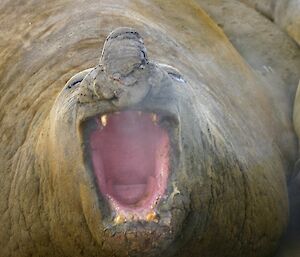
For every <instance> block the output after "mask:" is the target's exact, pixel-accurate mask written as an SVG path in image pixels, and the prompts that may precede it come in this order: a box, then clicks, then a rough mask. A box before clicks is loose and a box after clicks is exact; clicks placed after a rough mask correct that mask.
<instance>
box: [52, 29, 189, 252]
mask: <svg viewBox="0 0 300 257" xmlns="http://www.w3.org/2000/svg"><path fill="white" fill-rule="evenodd" d="M184 83H185V81H184V80H183V79H182V77H181V75H180V74H179V72H178V71H177V70H175V69H173V68H172V67H170V66H167V65H160V64H155V63H153V62H150V61H149V60H148V58H147V52H146V48H145V46H144V43H143V40H142V38H141V36H140V35H139V33H138V32H137V31H135V30H134V29H131V28H119V29H116V30H115V31H113V32H112V33H111V34H110V35H109V36H108V37H107V39H106V41H105V43H104V47H103V51H102V55H101V58H100V63H99V65H97V66H96V67H95V68H92V69H89V70H86V71H83V72H81V73H79V74H77V75H75V76H74V77H73V78H72V79H70V81H69V82H68V83H67V85H66V86H65V88H64V90H63V91H62V92H61V93H60V95H59V97H58V98H57V101H56V103H55V105H54V108H53V110H52V121H53V123H52V124H51V125H50V127H51V128H50V130H51V131H52V135H51V137H52V138H54V141H53V143H54V142H55V143H54V147H55V148H56V150H55V155H56V157H55V159H56V163H60V164H58V166H60V170H61V171H60V175H59V176H60V177H63V176H65V175H64V174H67V173H68V171H67V170H71V171H69V174H68V176H70V174H71V173H74V172H75V173H77V174H74V177H78V175H79V176H80V178H81V180H80V181H79V182H77V183H79V184H80V185H81V187H82V186H83V185H90V188H88V189H85V190H83V191H81V194H82V195H81V197H82V198H83V199H84V200H83V211H84V213H85V216H86V217H87V218H86V220H87V221H88V223H89V226H90V230H91V232H92V234H94V236H95V237H96V238H97V239H98V242H99V243H100V244H101V245H105V244H104V242H106V243H109V245H113V246H114V249H116V250H117V251H118V254H116V256H123V254H124V252H128V253H130V254H133V255H134V254H137V255H140V254H141V253H143V254H145V256H157V255H158V254H159V253H161V252H163V251H164V250H166V249H167V248H168V247H169V246H170V245H171V244H172V242H174V238H175V237H176V236H177V235H178V233H179V231H180V228H181V225H179V226H178V224H183V221H184V220H185V218H186V216H187V210H188V205H189V198H188V197H187V196H188V194H187V193H186V192H185V191H186V189H185V188H183V189H181V188H179V187H178V186H177V184H178V183H177V182H176V181H178V180H179V177H180V175H179V169H180V168H181V167H179V166H180V165H179V163H180V162H179V160H180V158H181V156H180V154H179V149H180V148H181V146H180V140H179V134H178V133H179V120H180V118H179V115H180V114H179V112H178V109H177V105H178V101H179V100H178V99H179V97H181V101H182V96H181V95H179V94H178V93H177V92H176V90H174V88H177V87H179V88H181V87H182V85H183V84H184ZM62 131H68V134H64V135H63V133H62ZM75 139H76V140H75ZM57 148H60V149H61V151H60V153H61V155H59V153H58V152H59V151H58V150H57ZM70 149H72V150H70ZM70 151H72V153H70ZM67 152H69V154H66V153H67ZM74 156H76V157H75V158H76V159H74ZM78 156H82V159H80V158H78ZM57 160H61V161H57ZM56 169H57V167H56ZM66 194H67V192H66V190H64V195H66ZM83 195H84V196H83ZM87 203H89V204H88V205H89V206H90V205H91V206H98V207H97V209H94V212H96V213H97V215H94V216H93V217H92V216H91V215H92V214H91V210H90V208H87V207H86V205H87ZM96 217H101V218H99V219H96ZM95 222H96V224H97V226H96V227H95V225H94V224H95ZM99 229H100V231H99ZM116 238H117V239H118V240H116ZM108 253H109V254H110V255H111V254H112V252H111V251H108Z"/></svg>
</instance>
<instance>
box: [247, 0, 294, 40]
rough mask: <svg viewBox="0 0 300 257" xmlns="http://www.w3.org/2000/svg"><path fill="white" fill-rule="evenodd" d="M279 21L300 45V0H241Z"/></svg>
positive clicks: (276, 21)
mask: <svg viewBox="0 0 300 257" xmlns="http://www.w3.org/2000/svg"><path fill="white" fill-rule="evenodd" d="M241 2H245V3H246V4H248V5H249V6H252V7H254V8H256V9H257V10H258V11H259V12H261V13H262V14H263V15H265V16H266V17H268V18H269V19H271V20H273V21H274V22H275V23H277V24H278V25H279V26H280V27H281V28H282V29H283V30H285V31H286V32H287V33H288V34H289V35H290V37H292V38H293V39H294V40H295V41H296V42H297V43H298V45H300V17H299V11H300V2H299V0H264V1H257V0H241Z"/></svg>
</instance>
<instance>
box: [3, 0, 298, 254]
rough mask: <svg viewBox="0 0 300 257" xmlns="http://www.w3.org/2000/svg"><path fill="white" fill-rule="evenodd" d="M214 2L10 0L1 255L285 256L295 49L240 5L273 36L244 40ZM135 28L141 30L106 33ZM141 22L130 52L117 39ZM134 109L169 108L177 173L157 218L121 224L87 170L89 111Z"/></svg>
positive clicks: (6, 4) (293, 150)
mask: <svg viewBox="0 0 300 257" xmlns="http://www.w3.org/2000/svg"><path fill="white" fill-rule="evenodd" d="M198 2H199V5H198ZM207 2H208V1H197V2H196V1H195V2H194V1H163V2H161V1H126V0H124V1H114V2H112V1H108V0H105V1H96V0H89V1H85V2H84V3H83V2H81V1H79V0H78V1H67V0H66V1H60V0H54V1H51V2H46V1H37V0H32V1H27V2H26V3H25V2H24V3H23V2H22V1H15V2H14V3H11V2H10V1H6V0H4V1H2V2H1V3H0V10H1V12H0V13H1V15H0V19H1V23H0V24H1V25H0V29H1V32H2V33H1V41H0V43H1V44H0V60H1V61H0V83H1V84H0V90H1V100H0V118H1V125H0V132H1V137H2V139H1V143H0V163H1V176H0V185H1V194H0V219H1V225H2V226H1V228H0V249H1V250H0V251H1V256H60V257H61V256H182V257H185V256H199V254H200V253H201V255H203V256H206V257H212V256H214V257H216V256H217V257H218V256H222V257H226V256H230V257H235V256H236V257H237V256H244V257H247V256H249V257H250V256H260V257H264V256H271V255H272V254H273V253H274V252H275V250H276V248H277V246H278V242H279V240H280V238H281V236H282V234H283V232H284V231H285V228H286V226H287V222H288V194H287V186H286V185H287V180H288V179H290V178H292V177H293V175H294V174H293V173H294V169H293V167H294V163H295V161H296V159H297V140H296V135H295V134H294V131H293V127H292V118H291V117H292V102H293V100H294V95H295V92H296V87H297V83H298V80H299V67H300V55H299V48H298V46H297V45H296V43H294V42H293V40H292V39H290V38H289V37H288V36H287V35H285V34H284V33H283V32H281V31H280V30H279V29H278V28H277V27H276V26H275V25H274V24H273V23H271V22H270V21H268V22H270V23H267V22H265V21H263V22H261V23H260V22H259V19H260V18H258V17H260V16H259V14H258V13H256V12H255V11H254V10H253V9H251V8H248V7H246V6H245V5H243V4H241V7H237V8H239V9H238V10H241V11H245V9H243V8H248V9H249V11H247V10H246V11H245V14H247V13H249V16H248V17H247V19H249V20H252V21H253V22H255V21H256V22H258V23H260V24H262V25H261V26H262V27H260V28H261V31H260V30H259V29H258V33H261V34H263V31H264V29H265V28H267V29H271V30H272V31H273V34H272V37H274V38H270V37H259V36H257V37H256V38H254V39H253V41H251V40H250V39H249V41H250V42H252V43H250V44H249V45H247V44H246V42H245V41H243V39H242V38H243V37H241V36H240V34H239V33H238V29H237V28H236V27H235V26H234V24H231V22H232V20H230V19H229V20H227V19H225V20H222V21H218V19H222V17H223V18H224V16H223V15H220V14H219V10H218V8H217V7H218V6H217V5H216V7H214V5H213V4H212V6H209V5H207V4H206V3H207ZM226 2H227V1H222V4H226ZM228 3H229V4H232V3H233V2H232V3H231V1H228ZM200 5H202V6H203V8H204V9H205V10H206V12H208V13H209V14H210V16H211V17H212V18H213V19H211V18H209V17H208V15H207V14H206V13H205V12H204V11H203V10H202V9H201V8H200ZM233 6H235V5H234V4H233ZM16 7H17V8H16ZM225 7H226V6H225ZM232 8H233V7H232ZM178 10H180V12H179V11H178ZM224 10H225V11H226V8H224V9H223V11H224ZM227 17H229V16H227ZM251 17H255V19H251ZM234 18H235V17H232V16H231V19H233V20H234ZM237 19H239V17H237ZM214 20H215V21H214ZM217 23H218V24H221V23H222V24H223V25H222V26H223V29H224V31H225V33H226V34H227V35H228V37H229V38H230V40H231V41H229V39H228V38H227V36H225V34H224V32H223V31H222V29H221V28H220V27H218V26H217ZM228 24H229V25H228ZM230 24H231V25H232V26H231V25H230ZM124 26H127V27H132V28H134V29H121V30H117V31H115V32H114V33H115V34H110V35H111V39H109V38H108V39H107V41H105V39H106V37H107V35H109V33H110V32H111V31H112V30H114V29H115V28H118V27H124ZM264 26H265V27H264ZM250 27H251V26H250ZM230 28H232V29H230ZM241 28H242V29H241V30H240V33H241V32H243V31H245V30H246V29H247V26H246V23H245V24H244V25H242V27H241ZM135 31H138V32H139V33H140V35H141V37H142V38H143V39H144V42H145V49H144V48H143V44H141V42H140V41H139V39H140V37H139V36H136V32H135ZM129 32H134V33H133V34H134V36H130V40H129V42H130V43H132V45H130V46H132V48H131V47H128V41H126V40H119V41H116V40H117V39H118V38H119V39H120V38H122V37H124V38H125V39H126V37H127V36H126V35H128V34H129ZM248 32H249V33H250V34H251V33H253V34H254V32H255V31H254V30H253V29H252V27H251V29H249V31H248ZM116 34H118V35H120V36H118V37H116V36H112V35H116ZM239 37H241V40H238V38H239ZM116 38H117V39H116ZM275 39H277V40H275ZM259 40H262V41H259ZM278 42H284V44H285V45H286V46H287V47H281V46H280V45H279V46H278V45H276V44H277V43H278ZM264 43H266V44H268V45H265V44H264ZM103 45H104V46H103ZM101 46H103V48H104V50H103V52H102V55H101ZM246 46H247V47H246ZM266 46H267V48H264V47H266ZM116 49H130V50H128V53H129V54H128V55H127V56H125V57H124V55H120V54H116V52H118V51H117V50H116ZM132 49H133V50H132ZM137 49H138V50H137ZM141 49H142V50H141ZM146 49H147V50H146ZM266 49H267V50H269V49H272V51H267V52H266ZM287 49H288V50H287ZM140 51H141V52H144V53H146V51H147V53H148V54H144V55H143V56H144V57H143V58H141V55H140V54H139V53H141V52H140ZM120 52H122V51H120ZM137 53H138V54H137ZM147 56H148V57H147ZM100 57H101V58H100ZM283 57H284V58H283ZM278 58H281V59H280V61H278ZM283 59H285V60H284V61H282V60H283ZM99 60H100V61H99ZM268 62H269V63H268ZM141 65H142V66H143V68H141ZM265 67H266V69H268V71H269V72H263V70H264V69H265ZM270 67H271V68H270ZM271 70H272V72H271ZM75 74H76V75H75ZM115 74H121V75H122V76H121V77H119V76H117V77H115ZM73 75H75V76H73ZM71 77H72V78H71ZM70 78H71V80H69V79H70ZM120 78H121V79H120ZM67 81H68V82H67ZM66 82H67V83H66ZM120 84H122V85H123V86H121V85H120ZM125 109H133V110H143V111H144V110H148V111H151V112H157V113H160V112H164V113H168V115H169V116H170V117H171V124H170V129H169V131H168V132H169V135H170V138H171V146H172V151H171V159H172V161H171V171H170V172H171V175H170V178H169V182H168V186H167V188H166V192H165V197H164V199H163V200H161V201H160V202H159V203H158V204H157V206H155V210H156V211H157V212H158V213H159V214H160V220H159V221H158V222H157V223H156V222H144V221H143V223H142V225H138V224H137V223H136V222H133V221H132V222H127V223H120V224H114V221H113V220H112V209H111V208H110V206H109V205H108V204H107V201H106V199H105V198H104V197H103V196H102V195H101V193H100V192H99V189H98V188H97V184H96V182H95V180H94V178H93V176H92V171H91V169H90V166H89V165H88V160H87V153H86V152H87V149H86V147H85V141H84V140H85V137H84V130H83V129H82V124H83V122H84V121H85V120H87V119H88V118H89V117H92V116H94V115H98V114H105V113H111V112H116V111H123V110H125ZM167 217H168V219H167Z"/></svg>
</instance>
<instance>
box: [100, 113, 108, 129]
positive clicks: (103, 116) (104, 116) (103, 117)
mask: <svg viewBox="0 0 300 257" xmlns="http://www.w3.org/2000/svg"><path fill="white" fill-rule="evenodd" d="M101 123H102V125H103V126H104V127H105V126H106V124H107V115H102V116H101Z"/></svg>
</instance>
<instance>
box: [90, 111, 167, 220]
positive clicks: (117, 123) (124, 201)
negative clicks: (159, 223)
mask: <svg viewBox="0 0 300 257" xmlns="http://www.w3.org/2000/svg"><path fill="white" fill-rule="evenodd" d="M92 119H93V122H94V124H95V125H96V126H95V129H93V130H92V131H91V132H90V133H89V136H88V140H89V145H90V156H91V162H92V166H93V172H94V175H95V177H96V180H97V184H98V188H99V190H100V192H101V193H102V195H103V196H104V197H105V198H106V199H107V200H108V201H109V202H110V204H111V205H112V207H113V208H114V209H115V210H117V211H118V212H119V213H122V214H123V215H125V216H128V215H129V214H132V213H134V214H135V215H136V216H137V217H139V218H142V217H144V216H145V214H147V213H149V211H151V210H153V208H155V205H156V204H157V203H158V201H159V199H160V198H161V197H162V196H163V195H164V193H165V191H166V187H167V180H168V175H169V166H170V165H169V162H170V161H169V159H170V157H169V152H170V151H169V150H170V139H169V134H168V132H167V129H165V128H164V127H162V126H160V119H161V117H160V116H159V115H158V114H154V113H148V112H141V111H123V112H118V113H111V114H107V115H102V116H101V115H100V116H98V117H94V118H92Z"/></svg>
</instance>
